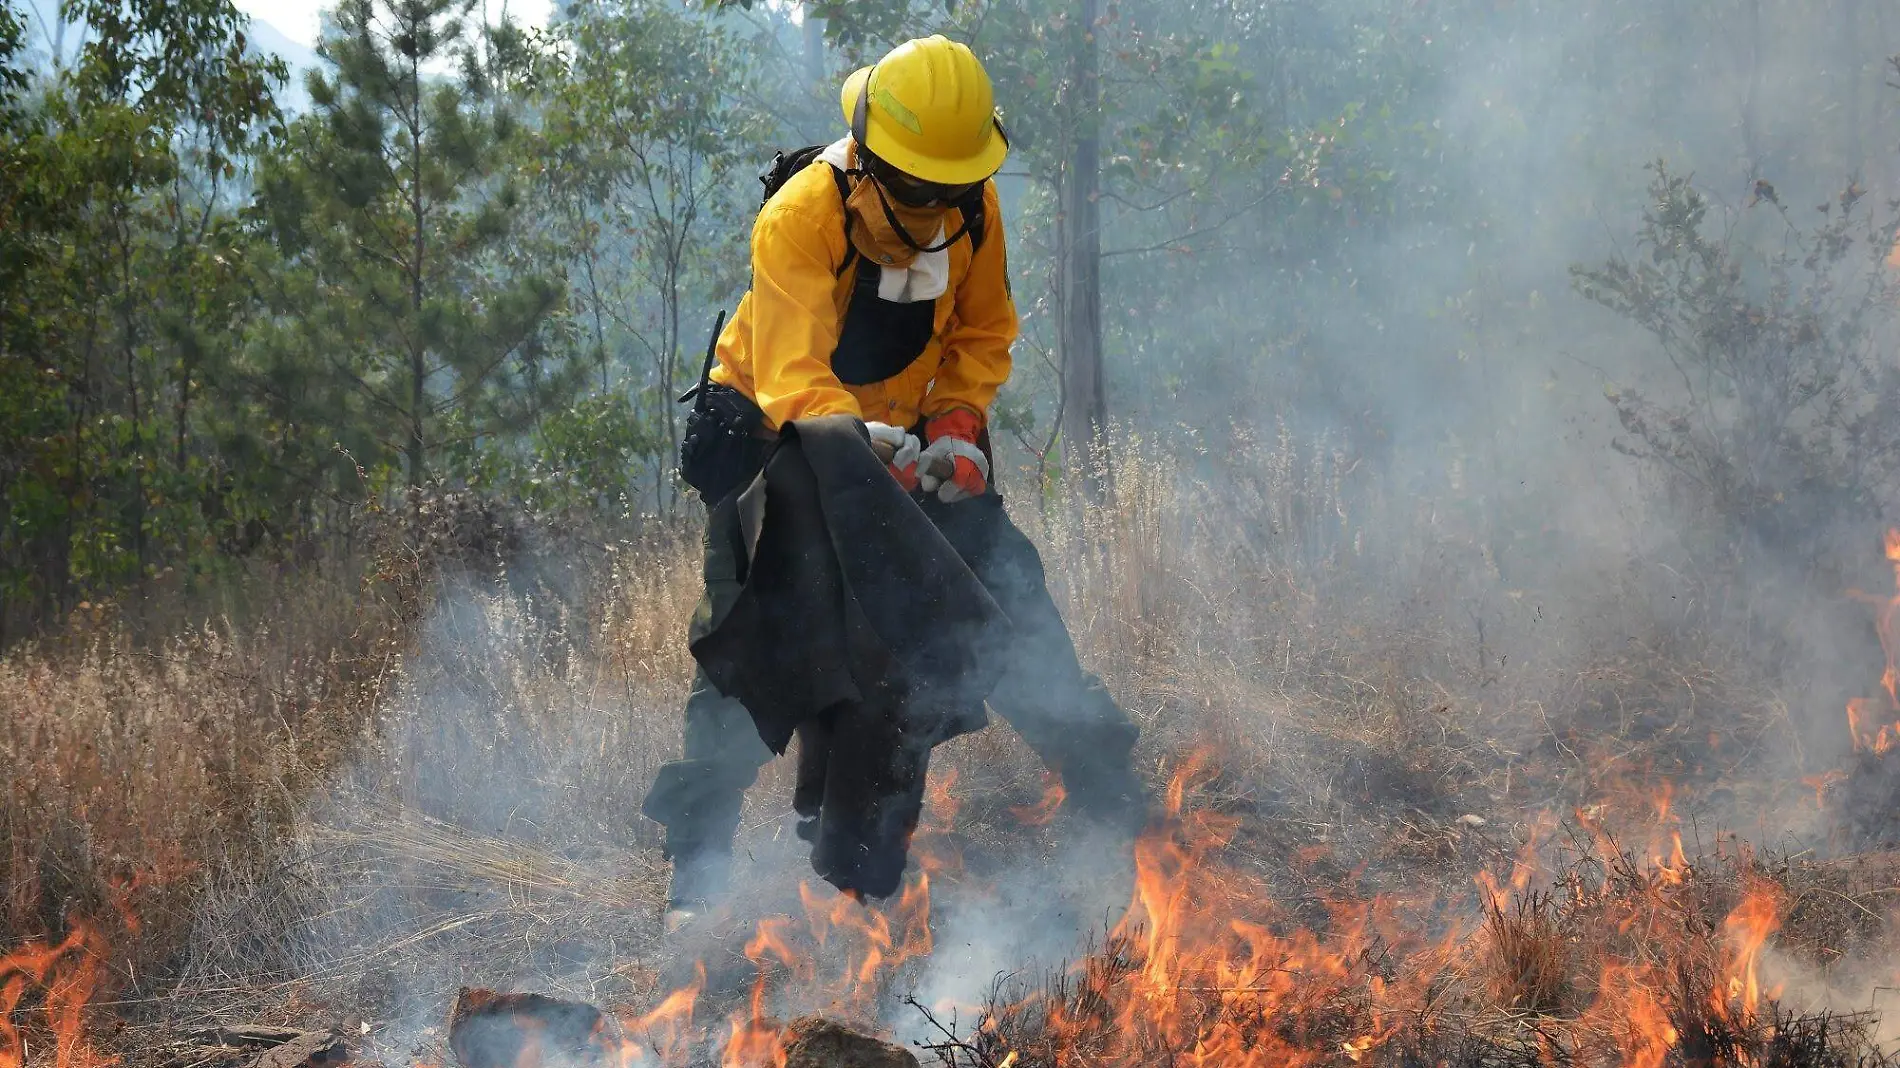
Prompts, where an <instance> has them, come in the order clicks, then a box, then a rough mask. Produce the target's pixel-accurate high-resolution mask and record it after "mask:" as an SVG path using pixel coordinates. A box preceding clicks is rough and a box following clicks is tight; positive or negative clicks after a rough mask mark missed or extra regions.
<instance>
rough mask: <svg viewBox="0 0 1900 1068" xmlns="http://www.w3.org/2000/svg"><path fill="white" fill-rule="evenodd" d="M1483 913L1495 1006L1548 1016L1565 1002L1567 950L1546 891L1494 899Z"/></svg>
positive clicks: (1559, 920) (1488, 979)
mask: <svg viewBox="0 0 1900 1068" xmlns="http://www.w3.org/2000/svg"><path fill="white" fill-rule="evenodd" d="M1489 906H1490V911H1489V915H1487V916H1486V918H1485V925H1484V929H1485V935H1486V938H1487V941H1486V944H1485V956H1484V966H1485V977H1486V988H1487V990H1488V992H1489V993H1490V996H1491V1001H1492V1003H1493V1004H1495V1005H1496V1006H1497V1007H1498V1008H1500V1009H1505V1010H1509V1011H1517V1012H1528V1013H1535V1014H1538V1015H1546V1016H1548V1015H1553V1014H1556V1013H1558V1012H1561V1011H1563V1010H1564V1009H1565V1008H1566V1007H1568V1006H1569V1004H1570V1000H1571V995H1572V993H1573V991H1572V989H1571V983H1570V967H1571V949H1570V945H1569V942H1568V940H1567V938H1566V936H1565V932H1564V929H1563V920H1562V913H1561V910H1560V909H1559V907H1558V905H1557V902H1556V900H1555V898H1554V897H1553V896H1552V894H1551V893H1550V891H1547V890H1531V891H1526V892H1523V893H1519V894H1515V895H1513V896H1512V898H1511V903H1510V905H1509V907H1508V908H1507V907H1504V906H1502V905H1500V904H1499V903H1498V901H1497V900H1495V899H1493V900H1492V901H1491V902H1489Z"/></svg>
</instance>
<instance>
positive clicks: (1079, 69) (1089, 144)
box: [1061, 0, 1108, 502]
mask: <svg viewBox="0 0 1900 1068" xmlns="http://www.w3.org/2000/svg"><path fill="white" fill-rule="evenodd" d="M1079 6H1080V8H1081V17H1080V19H1079V23H1078V25H1077V27H1076V33H1075V40H1074V42H1073V51H1072V52H1071V56H1070V61H1071V63H1072V68H1071V69H1072V74H1073V80H1074V85H1075V94H1076V95H1075V100H1076V103H1075V127H1074V129H1075V131H1076V140H1075V149H1074V153H1073V154H1072V155H1071V157H1070V159H1069V166H1068V174H1067V175H1066V176H1065V181H1064V182H1063V199H1064V203H1063V205H1062V214H1063V238H1064V241H1063V243H1062V245H1063V247H1062V249H1061V257H1062V265H1061V268H1062V288H1061V296H1062V316H1063V323H1062V337H1063V352H1062V393H1063V408H1062V436H1063V438H1064V440H1065V441H1066V442H1067V443H1068V446H1067V448H1065V449H1064V450H1063V451H1064V452H1065V453H1066V454H1067V456H1068V459H1069V463H1070V466H1071V467H1073V468H1075V469H1076V470H1077V471H1078V473H1080V474H1081V476H1082V480H1083V482H1082V484H1083V487H1084V490H1085V492H1086V493H1087V494H1088V497H1089V499H1090V500H1092V501H1098V502H1099V501H1101V500H1102V499H1103V498H1104V497H1105V495H1106V488H1107V478H1106V474H1107V459H1108V457H1107V454H1106V449H1105V447H1104V446H1105V442H1104V441H1103V440H1102V434H1103V431H1104V429H1105V426H1106V424H1107V422H1108V402H1107V398H1106V396H1105V395H1104V394H1103V388H1102V289H1101V281H1102V276H1101V269H1102V240H1101V216H1100V198H1099V196H1098V194H1099V192H1100V188H1101V140H1100V137H1101V82H1100V78H1099V76H1098V71H1097V59H1096V40H1095V22H1096V0H1080V4H1079Z"/></svg>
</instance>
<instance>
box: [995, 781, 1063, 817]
mask: <svg viewBox="0 0 1900 1068" xmlns="http://www.w3.org/2000/svg"><path fill="white" fill-rule="evenodd" d="M1068 799H1069V791H1068V788H1067V787H1065V786H1063V785H1062V776H1060V775H1057V774H1056V773H1055V772H1045V773H1044V774H1043V777H1042V800H1041V801H1038V802H1036V803H1035V804H1033V805H1016V806H1014V807H1012V808H1011V809H1010V810H1009V811H1010V813H1011V814H1012V815H1014V816H1015V817H1016V819H1017V821H1018V822H1020V823H1021V824H1022V825H1023V826H1025V827H1047V826H1048V825H1049V824H1051V823H1053V822H1055V818H1056V813H1057V812H1058V811H1060V810H1061V808H1062V803H1063V802H1064V801H1067V800H1068Z"/></svg>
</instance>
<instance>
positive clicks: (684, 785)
mask: <svg viewBox="0 0 1900 1068" xmlns="http://www.w3.org/2000/svg"><path fill="white" fill-rule="evenodd" d="M736 499H737V498H736V495H734V496H733V497H728V498H727V499H726V500H725V501H724V502H722V503H721V504H719V505H718V506H716V507H715V508H714V509H713V510H712V514H711V515H709V517H708V521H707V530H708V532H709V537H708V539H707V545H706V569H705V574H706V593H705V596H704V597H703V598H702V599H701V601H700V605H699V610H698V611H697V612H696V613H695V615H694V618H693V634H694V636H697V635H698V634H700V633H702V632H703V629H704V628H705V627H707V626H710V624H711V622H712V621H713V620H715V619H718V618H720V617H721V616H722V615H723V614H724V611H725V610H726V608H728V607H729V606H730V605H731V603H732V601H733V599H735V598H736V597H738V595H739V590H740V583H739V566H738V565H739V561H738V560H737V559H735V558H734V556H733V550H732V547H731V539H729V538H722V537H716V536H710V535H711V532H713V531H717V530H719V529H721V526H722V523H723V522H724V521H726V520H727V519H728V516H727V515H726V514H724V513H725V511H726V510H729V509H732V508H733V507H734V506H735V501H736ZM919 505H920V507H922V508H923V510H924V513H925V514H926V515H928V516H929V517H930V519H931V521H932V522H933V523H935V524H936V526H937V529H938V530H940V531H942V532H943V535H944V538H945V540H947V541H949V543H950V544H951V546H952V547H953V548H955V549H956V551H957V554H958V555H959V556H961V557H962V558H963V561H964V563H965V564H967V565H968V566H969V568H970V570H971V571H972V572H974V573H975V574H976V577H977V579H978V580H979V581H980V582H982V583H983V585H984V587H985V588H987V589H988V590H989V592H990V596H992V597H994V598H995V599H996V603H997V604H998V605H999V606H1000V607H1001V608H1002V609H1003V612H1004V613H1005V614H1006V615H1007V616H1008V617H1009V619H1010V622H1011V624H1012V625H1013V633H1012V640H1011V642H1010V643H1009V647H1008V653H1007V654H1006V655H1007V656H1008V657H1009V663H1008V664H1007V665H1006V666H1005V668H1004V670H1003V673H1002V677H1001V681H1000V682H999V683H998V684H997V686H996V688H995V689H994V690H993V691H991V693H990V696H989V702H988V703H989V706H990V708H991V709H992V710H994V711H995V712H996V713H997V714H998V715H1000V716H1002V717H1003V718H1004V719H1005V720H1007V721H1008V722H1009V725H1010V726H1011V727H1013V728H1014V729H1015V730H1016V733H1017V734H1019V735H1021V736H1022V738H1023V740H1024V741H1025V742H1027V743H1028V744H1029V746H1030V748H1031V749H1033V750H1035V752H1036V755H1037V756H1038V757H1040V758H1041V759H1042V762H1043V764H1044V765H1045V766H1046V767H1048V768H1049V769H1050V770H1051V771H1054V772H1057V773H1058V774H1060V775H1061V776H1062V779H1063V785H1064V787H1065V788H1066V789H1067V791H1068V801H1067V804H1068V805H1070V806H1071V807H1073V808H1074V809H1076V810H1078V811H1081V812H1083V813H1085V814H1087V815H1089V816H1091V817H1093V818H1098V819H1102V820H1104V821H1109V822H1116V823H1132V822H1134V821H1138V820H1139V819H1140V818H1141V816H1142V813H1143V811H1144V805H1145V795H1144V793H1143V790H1142V787H1141V785H1140V781H1139V779H1138V777H1137V776H1136V775H1135V774H1134V772H1133V769H1132V767H1131V764H1130V752H1131V750H1132V749H1133V748H1134V744H1135V738H1136V735H1137V733H1138V728H1137V727H1136V726H1135V724H1134V722H1133V721H1132V720H1130V719H1129V718H1128V715H1127V714H1126V713H1125V712H1123V711H1122V709H1121V708H1120V707H1119V706H1118V705H1116V704H1115V701H1114V699H1113V698H1111V697H1110V696H1109V694H1108V691H1107V689H1106V688H1105V687H1103V685H1102V683H1101V680H1099V679H1097V678H1096V677H1095V676H1093V675H1091V674H1089V673H1088V672H1086V671H1084V670H1082V665H1081V664H1080V663H1079V662H1078V661H1077V660H1076V656H1075V646H1074V643H1073V642H1072V641H1071V640H1070V638H1069V631H1068V628H1067V626H1066V625H1065V624H1064V623H1063V621H1062V616H1061V613H1059V612H1058V611H1057V610H1056V606H1055V602H1054V601H1053V600H1052V599H1051V598H1050V596H1049V588H1048V584H1047V582H1046V580H1045V578H1044V575H1043V568H1042V557H1041V556H1040V555H1038V554H1037V552H1036V547H1035V545H1034V544H1033V543H1031V542H1030V540H1029V539H1028V538H1027V537H1025V536H1024V535H1023V533H1022V531H1020V530H1018V529H1016V525H1015V524H1014V523H1012V522H1010V519H1009V515H1008V513H1006V512H1005V511H1004V510H1003V499H1002V497H1000V496H998V495H997V494H995V493H990V494H988V495H986V496H983V497H979V498H975V499H972V500H966V501H959V502H957V503H955V504H944V503H942V502H940V501H938V500H937V499H936V498H935V497H922V498H919ZM771 757H772V752H771V750H770V749H768V748H767V747H766V745H765V743H764V742H763V741H761V740H760V739H759V733H758V731H757V729H756V728H754V726H753V724H752V717H751V715H750V714H749V713H747V712H746V710H745V707H744V706H743V705H741V704H740V703H739V702H738V701H737V700H734V699H732V698H728V697H725V696H722V695H721V694H720V693H719V691H718V690H716V689H714V687H713V686H712V684H711V683H710V682H708V681H707V680H706V677H705V675H704V673H703V672H702V673H697V674H696V675H695V676H694V679H693V688H692V693H691V694H690V696H688V697H687V699H686V731H685V753H684V755H683V756H682V758H681V759H679V760H675V761H671V762H669V763H667V764H665V765H663V766H662V767H661V768H660V772H659V776H658V777H657V779H656V780H655V781H654V784H653V788H652V789H651V790H650V791H649V792H648V794H647V797H646V801H645V803H644V804H643V805H642V811H643V812H644V813H645V814H646V815H647V817H648V818H649V819H652V820H654V821H656V822H658V823H660V824H663V825H664V826H665V827H666V854H667V856H668V858H670V859H672V860H673V861H674V862H675V866H676V871H677V869H678V866H679V865H680V864H681V863H682V862H692V861H696V860H699V859H701V858H703V857H707V856H711V857H713V858H715V859H716V858H719V857H723V856H724V855H727V854H729V853H730V852H731V850H732V839H733V834H734V832H735V831H736V830H737V828H738V823H739V809H740V805H741V803H742V801H743V800H744V793H745V789H746V787H748V786H750V785H752V783H753V782H754V781H755V780H756V779H757V777H758V772H759V768H761V767H762V766H764V764H765V762H766V761H768V760H770V759H771ZM676 882H677V879H676Z"/></svg>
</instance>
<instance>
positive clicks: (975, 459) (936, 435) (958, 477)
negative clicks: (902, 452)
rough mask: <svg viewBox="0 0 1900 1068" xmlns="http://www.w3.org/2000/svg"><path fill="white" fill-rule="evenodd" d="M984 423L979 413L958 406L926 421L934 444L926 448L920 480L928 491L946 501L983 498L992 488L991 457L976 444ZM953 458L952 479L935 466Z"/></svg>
mask: <svg viewBox="0 0 1900 1068" xmlns="http://www.w3.org/2000/svg"><path fill="white" fill-rule="evenodd" d="M982 429H983V422H982V419H981V418H980V417H978V416H977V414H976V413H975V412H972V411H969V410H968V409H964V408H957V409H953V410H951V411H948V412H945V413H944V414H942V415H940V416H938V417H936V418H935V419H932V420H931V421H930V422H928V423H926V424H924V436H925V437H927V438H929V439H930V445H929V446H928V447H927V448H925V449H924V452H923V456H922V458H921V462H920V463H919V464H918V466H917V471H918V481H919V484H921V485H922V486H923V488H924V492H925V493H935V494H936V495H937V499H938V500H940V501H942V502H943V503H945V504H955V503H956V502H958V501H961V500H966V499H968V498H970V497H981V496H982V495H983V494H984V492H985V491H987V490H988V489H989V488H990V460H989V457H987V456H985V455H983V450H982V449H979V448H977V446H976V436H977V434H978V433H979V432H980V431H981V430H982ZM940 460H949V461H952V463H953V468H952V471H951V474H950V477H949V478H943V477H941V476H939V475H938V474H937V473H936V471H935V470H933V469H935V468H940V467H942V466H943V465H942V464H941V463H939V462H938V461H940Z"/></svg>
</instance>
